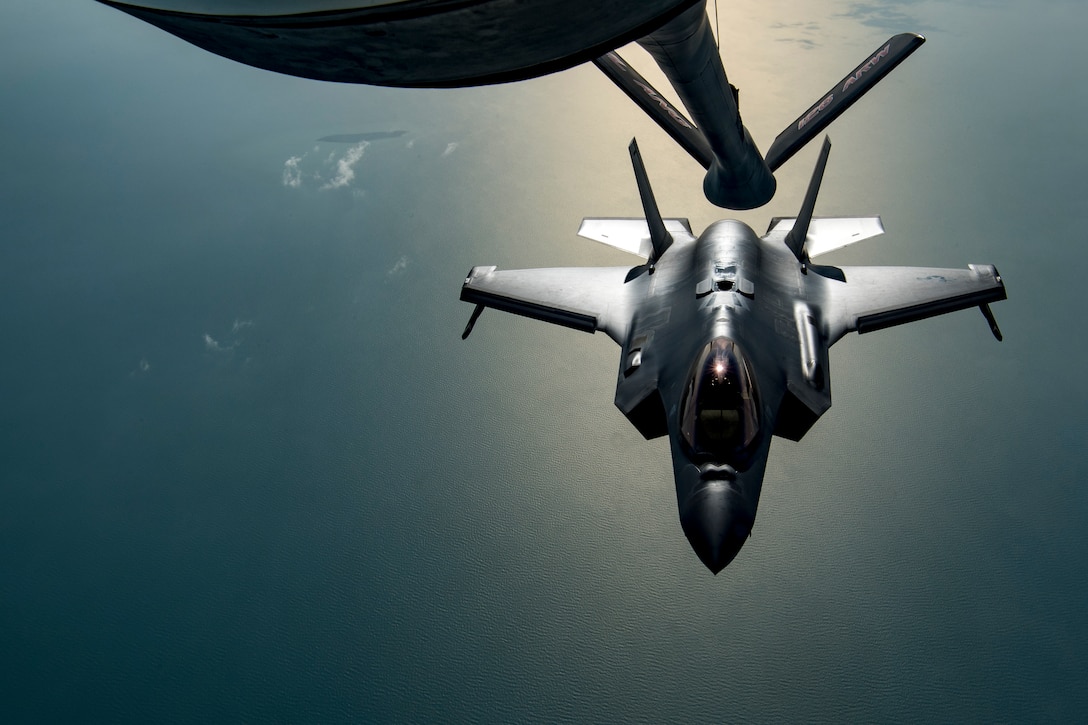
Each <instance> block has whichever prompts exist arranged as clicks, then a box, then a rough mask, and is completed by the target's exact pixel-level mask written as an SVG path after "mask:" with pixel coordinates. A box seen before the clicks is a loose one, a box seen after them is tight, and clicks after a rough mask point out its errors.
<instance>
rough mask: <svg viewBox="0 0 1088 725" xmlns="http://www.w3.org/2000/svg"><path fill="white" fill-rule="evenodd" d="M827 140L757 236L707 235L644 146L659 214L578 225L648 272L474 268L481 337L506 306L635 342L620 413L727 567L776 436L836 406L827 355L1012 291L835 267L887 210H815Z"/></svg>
mask: <svg viewBox="0 0 1088 725" xmlns="http://www.w3.org/2000/svg"><path fill="white" fill-rule="evenodd" d="M830 148H831V144H830V141H829V140H827V139H826V138H825V140H824V145H823V148H822V150H821V152H820V156H819V159H818V161H817V164H816V169H815V171H814V173H813V175H812V180H811V182H810V184H809V188H808V192H807V194H806V196H805V199H804V203H803V205H802V207H801V211H800V213H799V214H798V215H797V217H796V218H782V217H776V218H774V219H772V220H771V223H770V226H769V228H768V230H767V233H766V234H764V235H763V236H762V237H760V236H758V235H757V234H756V233H755V232H754V231H752V229H751V228H750V227H748V226H747V225H745V224H743V223H741V222H739V221H719V222H716V223H714V224H712V225H710V226H709V227H708V228H707V229H705V230H704V231H703V232H702V234H700V235H699V236H698V237H696V236H695V234H694V233H693V232H692V230H691V226H690V224H689V222H688V220H686V219H662V217H661V214H660V212H659V211H658V208H657V204H656V202H655V201H654V196H653V191H652V190H651V188H650V183H649V179H648V177H647V174H646V170H645V167H644V165H643V162H642V159H641V156H640V154H639V152H638V146H637V145H636V143H635V141H634V140H632V141H631V145H630V152H631V160H632V163H633V165H634V170H635V179H636V182H637V184H638V189H639V195H640V196H641V198H642V206H643V210H644V213H645V218H644V219H585V220H583V221H582V225H581V228H580V229H579V231H578V233H579V235H581V236H583V237H587V238H589V239H592V240H595V241H598V242H603V243H605V244H608V245H611V246H613V247H616V248H618V249H621V250H624V251H626V252H630V253H632V254H635V255H638V256H639V257H641V258H643V259H644V260H645V263H644V264H641V265H638V266H623V267H588V268H587V267H583V268H559V269H523V270H497V269H496V268H495V267H474V268H473V269H472V270H471V271H470V272H469V274H468V277H467V278H466V279H465V282H464V285H463V287H462V289H461V299H462V300H463V301H466V302H471V303H473V304H475V305H476V307H475V309H474V311H473V313H472V316H471V318H470V320H469V323H468V325H467V327H466V328H465V331H464V334H463V337H466V338H467V337H468V335H469V333H470V332H471V331H472V328H473V326H474V325H475V323H476V321H477V320H478V318H479V316H480V314H481V312H482V311H483V310H484V308H486V307H492V308H495V309H498V310H502V311H505V312H512V313H514V314H518V315H523V316H525V317H530V318H533V319H537V320H542V321H544V322H551V323H553V324H557V325H563V326H565V327H570V328H573V329H575V330H582V331H584V332H596V331H597V330H601V331H602V332H604V333H605V334H606V335H608V336H609V337H610V338H612V340H614V341H615V342H616V343H617V344H618V345H619V346H620V348H621V351H620V364H619V370H618V373H617V376H616V381H617V382H616V398H615V403H616V407H618V408H619V409H620V411H622V412H623V414H624V415H626V416H627V418H628V419H629V420H630V421H631V423H632V424H633V425H634V426H635V428H637V429H638V431H639V432H640V433H641V434H642V435H643V436H644V437H645V438H647V439H653V438H657V437H659V436H665V435H668V437H669V441H670V447H671V450H672V462H673V472H674V475H675V478H676V498H677V504H678V506H679V512H680V524H681V526H682V527H683V530H684V533H685V534H686V535H687V537H688V541H689V542H690V543H691V546H692V548H693V549H694V550H695V553H696V554H697V555H698V556H699V558H700V559H701V560H702V562H703V563H704V564H705V565H706V566H707V568H709V569H710V570H711V571H712V572H714V573H715V574H717V573H718V572H719V571H721V570H722V569H723V568H724V567H725V566H726V565H727V564H729V562H730V561H732V560H733V558H734V557H735V556H736V555H737V552H738V551H740V548H741V546H743V545H744V543H745V541H746V540H747V539H748V537H749V536H750V535H751V532H752V526H753V523H754V521H755V515H756V506H757V504H758V503H759V495H760V490H761V488H762V485H763V476H764V472H765V470H766V466H767V453H768V449H769V447H770V443H771V437H772V436H773V435H778V436H781V437H783V438H787V439H789V440H793V441H797V440H800V439H801V438H802V436H804V435H805V433H806V432H807V431H808V430H809V429H810V428H811V427H812V425H813V424H814V423H815V422H816V420H817V419H818V418H819V417H820V416H821V415H822V414H823V413H824V412H825V411H827V409H828V408H829V407H830V406H831V378H830V370H829V366H828V363H829V359H828V350H829V348H830V347H831V346H832V345H833V344H835V342H837V341H838V340H840V339H841V338H842V337H843V336H844V335H846V333H848V332H852V331H856V332H858V333H867V332H872V331H874V330H880V329H883V328H886V327H891V326H893V325H900V324H903V323H906V322H913V321H915V320H921V319H924V318H927V317H932V316H935V315H941V314H944V313H946V312H953V311H955V310H961V309H966V308H969V307H979V308H980V309H981V310H982V313H983V315H984V316H985V318H986V320H987V322H988V323H989V325H990V329H991V331H992V332H993V334H994V336H995V337H996V338H997V339H998V340H1000V339H1001V333H1000V331H999V330H998V327H997V323H996V322H995V320H994V317H993V314H992V313H991V311H990V308H989V303H990V302H994V301H998V300H1003V299H1005V286H1004V283H1003V282H1002V280H1001V276H1000V275H999V274H998V272H997V269H995V268H994V267H993V266H991V265H973V264H972V265H968V267H967V268H966V269H934V268H925V267H834V266H824V265H818V264H814V263H813V262H812V258H813V257H816V256H818V255H820V254H823V253H825V252H828V251H831V250H833V249H838V248H840V247H843V246H845V245H847V244H852V243H854V242H857V241H860V240H863V239H867V238H870V237H873V236H876V235H878V234H882V233H883V231H884V230H883V225H882V223H881V220H880V218H879V217H857V218H820V217H814V216H813V208H814V206H815V203H816V195H817V192H818V190H819V186H820V182H821V180H822V178H823V173H824V168H825V166H826V164H827V157H828V153H829V151H830Z"/></svg>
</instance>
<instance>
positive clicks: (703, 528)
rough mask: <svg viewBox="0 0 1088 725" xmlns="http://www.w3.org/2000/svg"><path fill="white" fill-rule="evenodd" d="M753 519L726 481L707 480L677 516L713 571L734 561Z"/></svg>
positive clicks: (705, 562)
mask: <svg viewBox="0 0 1088 725" xmlns="http://www.w3.org/2000/svg"><path fill="white" fill-rule="evenodd" d="M753 520H754V519H753V517H752V516H750V515H749V514H748V513H747V511H746V510H745V507H744V506H743V505H742V502H741V501H740V498H739V496H738V494H737V493H735V492H734V490H733V489H732V488H731V487H730V485H729V483H727V482H725V481H708V482H707V483H706V484H705V485H703V486H701V487H700V488H699V489H698V490H696V491H695V492H694V493H693V494H692V495H691V497H690V498H689V499H688V501H687V505H686V506H685V507H684V510H683V512H682V513H681V515H680V525H681V526H683V527H684V534H686V535H687V537H688V541H689V542H690V543H691V548H692V549H694V550H695V553H696V554H697V555H698V556H699V559H700V560H702V562H703V563H704V564H706V568H707V569H710V571H711V572H713V573H714V574H717V573H718V572H720V571H721V570H722V569H724V568H725V567H726V565H727V564H729V562H731V561H733V558H734V557H735V556H736V555H737V552H739V551H740V548H741V547H742V546H744V542H745V541H747V540H748V536H749V534H751V533H752V523H753Z"/></svg>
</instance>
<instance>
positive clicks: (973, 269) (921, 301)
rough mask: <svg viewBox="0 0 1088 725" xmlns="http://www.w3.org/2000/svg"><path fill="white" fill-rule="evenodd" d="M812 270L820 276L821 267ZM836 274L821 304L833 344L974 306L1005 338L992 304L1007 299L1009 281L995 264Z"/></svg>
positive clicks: (849, 269)
mask: <svg viewBox="0 0 1088 725" xmlns="http://www.w3.org/2000/svg"><path fill="white" fill-rule="evenodd" d="M809 273H810V274H819V268H816V267H814V268H812V269H811V270H810V272H809ZM834 276H835V278H830V277H827V278H825V280H826V281H825V284H826V285H827V286H826V297H825V302H824V304H823V305H822V308H823V312H824V317H825V321H826V323H827V326H828V337H829V339H828V344H834V343H835V342H836V341H838V340H839V339H841V338H842V336H843V335H845V334H846V333H848V332H853V331H855V330H856V331H857V332H858V333H866V332H873V331H875V330H882V329H884V328H885V327H892V326H893V325H902V324H905V323H907V322H914V321H916V320H923V319H925V318H927V317H934V316H936V315H943V314H945V313H947V312H955V311H956V310H963V309H967V308H969V307H980V308H982V312H983V314H984V315H986V319H987V322H989V323H990V329H991V330H992V331H993V333H994V336H995V337H997V338H998V339H999V340H1000V339H1001V336H1000V332H999V331H998V330H997V324H996V323H995V322H994V321H993V317H992V315H991V314H990V313H989V307H988V305H989V303H990V302H997V301H999V300H1003V299H1005V283H1004V282H1003V281H1002V279H1001V275H1000V274H998V272H997V269H996V268H995V267H994V266H993V265H976V264H971V265H968V268H967V269H935V268H932V267H841V268H838V269H837V270H836V273H835V275H834ZM840 277H841V278H844V279H840Z"/></svg>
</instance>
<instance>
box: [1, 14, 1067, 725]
mask: <svg viewBox="0 0 1088 725" xmlns="http://www.w3.org/2000/svg"><path fill="white" fill-rule="evenodd" d="M720 12H721V41H722V54H723V58H724V59H725V63H726V68H727V71H728V72H729V75H730V80H731V81H733V82H734V83H735V84H736V85H738V86H739V87H740V88H741V109H742V113H743V114H744V118H745V121H746V123H747V125H748V127H749V129H750V130H751V131H752V133H753V136H754V137H755V138H756V140H757V143H758V144H759V145H760V146H761V147H762V148H766V147H767V146H768V145H769V143H770V141H771V140H772V139H773V137H774V135H775V134H776V133H777V132H778V131H779V130H780V129H781V128H782V127H783V126H784V125H785V124H786V123H788V122H789V121H790V120H791V119H793V118H794V117H795V116H796V115H797V113H798V112H799V111H801V110H803V108H805V107H807V105H808V104H809V103H811V102H812V101H813V100H815V99H816V97H817V96H818V95H819V94H820V93H821V92H822V91H824V90H826V88H828V87H830V85H831V84H832V83H833V82H834V81H835V80H837V79H838V78H840V77H841V76H842V75H843V74H844V73H845V72H846V71H847V70H849V69H850V68H851V67H853V65H855V64H856V63H857V62H858V61H859V60H860V59H861V58H862V57H863V56H864V54H865V53H866V52H868V51H869V50H872V49H873V48H876V47H877V46H878V44H879V43H880V42H881V41H882V40H884V39H885V38H886V37H887V36H888V35H889V34H891V33H893V32H900V31H904V30H913V31H917V32H922V33H924V34H925V35H926V36H927V37H928V42H927V44H926V45H925V46H924V47H923V48H922V49H921V50H920V51H918V53H917V54H916V55H915V56H914V57H912V58H911V59H910V60H909V61H908V62H907V63H905V64H904V65H903V66H902V67H901V68H900V69H898V70H896V71H895V73H894V74H893V75H892V76H891V77H889V79H887V80H886V81H884V82H883V83H882V84H881V85H880V86H879V87H878V88H877V89H876V90H875V91H873V93H872V94H871V95H870V96H869V97H867V98H866V99H865V100H863V101H862V102H861V103H859V105H858V106H857V107H856V108H854V109H852V110H851V111H850V112H849V113H848V114H847V115H846V116H844V117H843V118H841V119H839V120H838V121H836V122H835V123H834V124H833V125H832V127H831V129H830V132H831V135H832V138H833V141H834V143H835V147H834V150H833V151H832V154H831V160H830V164H829V166H828V171H827V175H826V176H825V180H824V185H823V190H822V192H821V196H820V201H819V204H818V207H817V208H818V212H819V213H822V214H827V215H835V214H868V213H880V214H881V215H882V216H883V218H884V221H885V226H886V227H887V230H888V232H887V234H886V235H885V236H883V237H880V238H878V239H876V240H873V241H870V242H867V243H864V244H861V245H857V246H856V247H853V248H850V249H848V250H843V251H842V252H840V253H838V254H837V255H836V256H835V257H834V258H833V259H831V261H833V262H837V263H842V264H911V265H933V266H963V265H965V264H967V263H993V264H996V265H997V266H998V268H999V269H1000V270H1001V272H1002V274H1003V276H1004V278H1005V280H1006V284H1007V287H1008V292H1009V300H1008V301H1006V302H1002V303H999V304H996V305H994V312H995V314H996V316H997V318H998V321H999V323H1000V324H1001V327H1002V329H1003V331H1004V333H1005V341H1004V342H1003V343H1000V344H999V343H997V342H995V341H994V340H993V339H992V337H991V336H990V333H989V331H988V330H987V328H986V325H985V323H984V321H983V320H982V318H981V316H980V315H978V313H977V312H973V311H968V312H960V313H956V314H954V315H949V316H945V317H942V318H939V319H934V320H928V321H925V322H921V323H917V324H914V325H909V326H904V327H900V328H896V329H893V330H888V331H884V332H880V333H875V334H872V335H866V336H864V337H859V336H851V337H848V338H847V339H845V340H843V341H842V342H840V343H839V344H838V345H836V347H835V348H834V349H833V351H832V365H831V377H832V386H833V395H834V406H833V407H832V409H831V410H830V411H829V412H828V413H827V414H826V415H825V416H824V418H823V419H822V420H821V421H820V422H819V423H818V424H817V425H816V427H815V428H814V429H813V430H812V432H811V433H810V434H809V435H808V436H807V437H806V438H805V439H804V440H803V441H801V442H800V443H790V442H787V441H776V442H775V443H774V445H773V446H772V450H771V459H770V463H769V466H768V471H767V478H766V482H765V485H764V491H763V497H762V502H761V505H760V512H759V516H758V518H757V523H756V529H755V532H754V536H753V538H752V539H751V540H750V541H749V542H748V544H746V546H745V547H744V549H743V550H742V552H741V554H740V555H739V556H738V558H737V559H736V561H734V562H733V563H732V564H731V565H730V566H729V567H728V568H727V569H725V570H724V571H723V572H722V574H720V575H719V576H717V577H714V576H711V575H710V573H709V572H708V571H707V570H706V569H705V568H704V567H703V566H702V564H701V563H700V562H699V561H698V559H697V558H696V557H695V556H694V554H693V553H692V552H691V550H690V548H689V546H688V544H687V541H686V539H685V538H684V536H683V533H682V531H681V529H680V526H679V522H678V519H677V514H676V501H675V495H674V491H673V482H672V477H671V468H670V464H669V461H668V449H667V444H665V443H664V442H662V441H660V440H658V441H651V442H646V441H644V440H642V438H641V437H640V436H639V435H638V433H637V432H636V431H635V430H634V429H633V428H632V427H631V426H630V425H629V424H628V423H627V422H626V420H625V419H624V418H623V416H622V415H621V414H620V413H619V412H618V411H617V410H616V409H615V407H614V406H613V404H612V398H613V394H614V389H613V385H614V375H615V367H616V365H617V353H618V350H617V349H616V348H615V346H614V345H613V344H612V343H611V342H610V341H609V340H608V339H607V338H604V337H603V336H600V335H598V336H589V335H584V334H581V333H576V332H573V331H569V330H564V329H558V328H552V327H550V326H547V325H543V324H540V323H535V322H532V321H529V320H525V319H520V318H515V317H512V316H506V315H502V314H499V313H496V312H493V311H488V312H487V313H486V314H484V315H483V317H482V318H481V319H480V321H479V323H478V324H477V327H476V331H475V332H474V333H473V335H472V337H471V338H470V339H469V340H468V341H464V342H463V341H461V339H460V333H461V330H462V329H463V327H464V323H465V322H466V321H467V319H468V315H469V313H470V312H471V307H470V306H468V305H465V304H462V303H459V302H458V301H457V295H458V291H459V287H460V284H461V281H462V279H463V277H464V274H465V272H466V271H467V270H468V269H469V268H470V267H471V266H473V265H475V264H496V265H499V266H500V267H508V268H509V267H532V266H553V265H564V264H570V265H592V264H601V265H614V264H623V263H625V262H626V259H625V258H624V257H623V256H622V255H620V254H619V253H618V252H614V251H613V250H610V249H608V248H604V247H598V246H596V245H594V244H592V243H591V242H587V241H585V240H581V239H578V238H577V237H576V236H575V234H574V232H575V230H576V229H577V225H578V222H579V220H580V219H581V218H582V217H583V216H591V215H592V216H634V215H638V214H639V213H640V207H639V202H638V196H637V190H636V189H635V185H634V183H633V178H632V176H631V172H630V170H629V161H628V158H627V151H626V145H627V142H628V141H629V139H630V138H631V137H632V136H636V135H637V137H638V139H639V144H640V147H641V148H642V151H643V156H644V158H645V159H646V163H647V166H648V168H649V172H650V176H651V179H652V181H653V182H654V188H655V192H656V195H657V197H658V200H659V203H660V205H661V207H662V210H663V211H664V212H665V213H666V214H669V215H675V216H688V217H690V218H691V220H692V223H693V226H694V227H695V228H696V229H702V228H703V227H705V226H706V225H707V224H708V223H710V222H711V221H713V220H715V219H717V218H720V217H722V216H725V215H727V214H728V213H725V212H722V211H721V210H717V209H715V208H713V207H711V206H710V205H709V204H708V203H707V202H705V200H703V198H702V195H701V187H700V182H701V172H700V169H699V167H698V166H697V165H695V164H694V163H693V162H692V161H691V160H690V159H688V158H686V157H685V156H684V154H683V152H682V151H680V150H679V149H678V148H677V147H676V146H675V145H674V144H672V142H671V141H670V140H669V139H668V138H667V137H665V136H664V134H663V133H661V132H660V131H659V130H658V129H657V128H656V127H654V126H653V125H652V123H651V122H649V121H648V120H647V119H645V118H644V117H643V116H642V114H641V113H640V112H639V111H638V110H637V109H636V108H635V107H634V106H633V105H631V104H630V103H629V102H628V101H627V100H626V99H625V98H624V97H623V96H622V94H620V93H619V92H618V91H616V90H615V89H614V88H612V87H611V85H610V84H609V83H608V81H607V80H606V79H604V78H603V77H601V76H600V74H599V73H598V72H597V71H596V70H595V69H593V68H591V67H584V68H578V69H574V70H571V71H567V72H564V73H561V74H557V75H555V76H551V77H547V78H543V79H538V80H534V81H530V82H525V83H520V84H515V85H509V86H498V87H492V88H482V89H465V90H456V91H408V90H396V89H376V88H363V87H352V86H344V85H336V84H326V83H317V82H311V81H305V80H300V79H292V78H286V77H281V76H276V75H273V74H269V73H265V72H262V71H257V70H254V69H250V68H247V67H243V66H240V65H236V64H232V63H230V62H228V61H225V60H222V59H219V58H216V57H214V56H211V55H208V54H206V53H203V52H201V51H199V50H197V49H195V48H193V47H191V46H188V45H186V44H184V43H182V42H180V41H177V40H175V39H172V38H170V37H168V36H166V35H165V34H163V33H161V32H160V31H157V30H155V29H154V28H151V27H150V26H146V25H143V24H141V23H139V22H137V21H135V20H133V19H131V18H128V17H126V16H124V15H123V14H120V13H117V12H116V11H112V10H110V9H108V8H106V7H104V6H100V5H98V4H96V3H92V2H88V1H87V0H66V1H64V2H52V3H35V2H30V1H29V0H14V1H13V2H9V3H7V4H5V5H4V6H3V8H0V109H2V110H0V144H2V145H0V149H2V151H3V154H2V164H0V309H2V310H3V313H2V314H0V340H2V341H3V352H4V354H3V355H0V625H2V626H0V653H2V654H3V657H2V658H0V721H4V722H58V721H59V722H64V721H67V722H97V721H101V722H149V721H209V720H215V721H228V722H230V721H233V722H266V721H267V722H292V723H296V722H322V723H323V722H428V721H463V722H497V723H506V722H521V721H532V722H537V721H539V722H555V721H574V722H617V721H630V722H648V723H658V722H714V721H730V722H738V721H739V722H745V721H753V722H759V721H834V722H840V721H844V720H851V721H870V722H871V721H910V722H916V721H932V720H937V721H964V720H970V721H979V720H981V721H1016V722H1021V721H1040V720H1041V721H1072V720H1078V719H1083V718H1084V717H1085V715H1086V714H1088V696H1086V695H1085V689H1084V687H1083V683H1084V682H1085V681H1088V656H1086V655H1085V652H1086V651H1088V618H1086V616H1085V612H1086V611H1088V556H1086V554H1088V535H1086V533H1085V528H1084V526H1083V520H1084V518H1085V515H1086V514H1088V490H1086V488H1085V486H1084V482H1085V481H1086V480H1088V413H1086V409H1088V406H1086V403H1088V384H1086V383H1085V379H1084V376H1083V374H1082V372H1081V367H1082V365H1081V362H1082V361H1083V360H1084V359H1085V356H1086V353H1088V349H1086V345H1085V342H1084V339H1085V338H1084V335H1083V330H1084V324H1083V323H1082V322H1081V321H1080V315H1079V312H1080V310H1081V309H1082V308H1083V306H1084V303H1083V300H1081V299H1080V291H1081V289H1082V287H1083V284H1082V283H1081V280H1080V273H1079V269H1078V265H1077V264H1076V260H1077V258H1078V256H1079V254H1080V251H1081V247H1082V246H1083V242H1084V231H1083V230H1084V229H1085V228H1086V226H1088V211H1086V207H1085V204H1084V201H1083V200H1084V198H1085V192H1086V191H1088V189H1086V187H1085V183H1084V181H1083V178H1084V175H1083V169H1084V168H1085V167H1086V166H1088V151H1086V148H1088V147H1085V146H1084V145H1083V144H1082V143H1080V142H1079V138H1080V135H1081V131H1082V126H1083V121H1082V119H1083V118H1085V117H1086V114H1088V86H1085V84H1084V83H1083V82H1082V81H1081V79H1080V68H1081V67H1082V66H1083V65H1084V60H1085V58H1084V50H1083V47H1082V44H1081V42H1080V36H1079V32H1078V31H1079V29H1080V28H1083V27H1084V23H1085V20H1086V18H1088V11H1085V10H1084V9H1083V8H1082V7H1081V5H1080V4H1079V3H1074V2H1060V1H1058V0H1054V1H1051V2H1044V3H1036V4H1031V5H1028V4H1023V3H1014V2H1011V1H1005V0H993V1H992V2H974V1H968V0H962V1H959V2H935V1H932V2H906V1H902V2H892V1H889V2H872V3H853V2H847V1H846V0H841V1H839V0H836V1H834V2H831V1H829V2H821V3H798V2H790V1H787V0H772V1H770V2H759V3H757V2H749V1H748V0H745V1H743V2H735V3H729V4H722V7H721V8H720ZM624 54H625V57H630V59H631V60H632V61H633V62H637V63H638V65H639V67H640V68H641V69H644V71H645V73H646V75H647V76H651V77H653V78H657V77H659V76H656V75H654V73H653V69H652V67H648V66H647V62H646V61H647V59H646V58H645V56H640V51H638V50H637V49H634V48H632V49H628V50H626V51H624ZM662 85H663V84H662ZM398 131H403V132H404V133H403V134H399V135H395V132H398ZM358 134H387V135H386V137H381V136H377V137H371V140H370V141H368V142H366V143H362V144H360V143H350V142H347V143H344V142H329V141H319V140H318V139H322V138H327V137H336V136H351V135H358ZM815 153H816V152H815V149H806V150H805V151H804V152H803V153H802V154H800V155H799V156H798V157H797V158H796V159H794V160H792V161H791V162H789V164H788V165H787V166H785V167H784V168H783V169H782V171H781V172H780V173H779V188H780V191H779V193H778V195H777V196H776V198H775V199H774V201H772V202H771V204H769V205H768V206H767V207H765V208H764V209H760V210H755V211H752V212H745V213H743V214H741V215H739V218H741V219H743V220H744V221H746V222H747V223H749V224H751V225H752V226H753V228H755V229H756V230H757V231H762V230H763V229H764V228H765V224H766V223H767V221H768V220H769V218H770V217H772V216H775V215H788V214H793V213H795V211H796V209H797V208H798V207H799V205H800V200H801V197H802V195H803V193H804V188H805V186H806V184H807V181H808V178H809V174H810V171H811V167H812V163H813V162H814V159H815Z"/></svg>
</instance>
